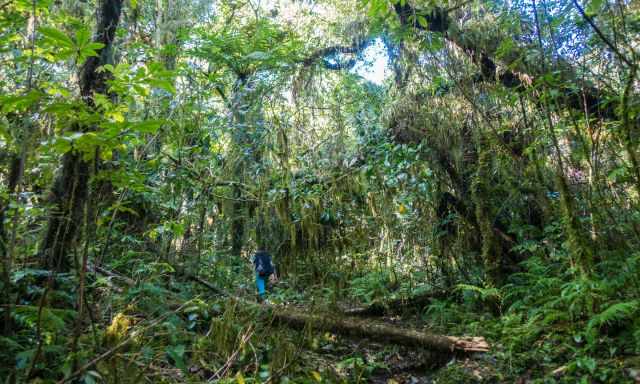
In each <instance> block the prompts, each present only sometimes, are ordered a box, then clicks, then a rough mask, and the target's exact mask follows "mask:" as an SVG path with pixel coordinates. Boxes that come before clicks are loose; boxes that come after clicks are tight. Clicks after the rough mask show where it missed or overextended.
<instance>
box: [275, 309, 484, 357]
mask: <svg viewBox="0 0 640 384" xmlns="http://www.w3.org/2000/svg"><path fill="white" fill-rule="evenodd" d="M263 307H267V308H269V309H270V310H271V315H272V316H273V319H274V320H275V321H277V322H279V323H282V324H285V325H287V326H290V327H292V328H296V329H303V328H305V327H307V326H309V327H312V328H315V329H318V330H322V331H326V332H333V333H338V334H342V335H348V336H354V337H364V338H367V339H369V340H375V341H381V342H384V343H394V344H401V345H407V346H414V347H422V348H427V349H431V350H435V351H440V352H455V351H462V352H488V351H489V344H488V343H487V342H486V341H485V340H484V338H483V337H469V338H464V337H453V336H442V335H434V334H429V333H425V332H420V331H417V330H413V329H406V328H400V327H397V326H393V325H387V324H382V323H378V322H373V321H370V320H369V321H364V320H361V319H354V318H340V317H328V316H321V315H311V314H308V313H303V312H300V311H299V310H294V309H291V308H286V307H282V306H275V305H272V306H267V305H263Z"/></svg>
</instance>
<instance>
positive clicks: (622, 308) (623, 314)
mask: <svg viewBox="0 0 640 384" xmlns="http://www.w3.org/2000/svg"><path fill="white" fill-rule="evenodd" d="M638 309H640V300H633V301H625V302H622V303H616V304H613V305H611V306H609V307H608V308H607V309H605V310H604V311H602V312H600V313H599V314H597V315H595V316H593V317H592V318H591V320H589V323H588V324H587V332H589V333H590V332H591V331H592V330H594V329H599V328H601V327H602V326H604V325H611V324H617V323H621V322H623V321H626V320H630V319H632V318H633V316H634V315H635V314H636V312H637V311H638Z"/></svg>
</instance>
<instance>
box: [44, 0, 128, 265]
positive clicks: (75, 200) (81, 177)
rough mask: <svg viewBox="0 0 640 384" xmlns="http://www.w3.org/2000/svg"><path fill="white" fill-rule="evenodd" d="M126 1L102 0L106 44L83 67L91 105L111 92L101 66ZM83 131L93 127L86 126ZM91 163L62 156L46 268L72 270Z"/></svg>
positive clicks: (108, 58) (100, 35) (99, 38)
mask: <svg viewBox="0 0 640 384" xmlns="http://www.w3.org/2000/svg"><path fill="white" fill-rule="evenodd" d="M122 2H123V0H101V1H100V2H99V8H98V12H97V16H98V22H97V27H96V36H95V39H94V41H95V42H97V43H102V44H104V47H103V48H102V49H100V50H98V52H97V53H98V55H97V56H94V57H89V58H88V59H87V61H86V62H85V63H84V65H83V66H82V69H81V70H80V95H81V96H82V98H83V100H84V102H85V103H86V104H87V105H88V106H89V107H94V101H93V95H94V93H103V94H104V93H107V84H106V81H107V79H108V73H107V72H105V71H102V72H99V71H98V68H100V67H101V66H103V65H105V64H109V63H112V62H113V60H112V49H113V41H114V39H115V34H116V29H117V27H118V23H119V21H120V15H121V12H122ZM81 130H82V131H88V130H90V127H82V128H81ZM90 168H91V167H90V164H89V162H88V161H86V160H85V159H84V158H83V154H82V153H80V152H78V151H76V150H73V149H72V150H71V151H69V152H67V153H65V154H64V156H63V158H62V170H61V171H60V172H59V173H58V175H57V176H56V179H55V181H54V184H53V188H52V190H51V194H50V201H51V203H52V205H53V207H52V209H51V213H50V216H49V221H48V223H47V230H46V232H45V236H44V239H43V243H42V247H41V255H42V259H43V260H42V262H43V264H44V266H45V267H46V268H49V269H52V270H56V271H68V270H69V269H70V267H71V264H72V263H71V262H70V260H69V257H68V254H69V252H70V251H71V248H72V247H73V245H74V242H75V240H76V238H77V236H78V234H79V233H80V232H81V229H82V214H83V207H84V204H85V203H86V200H87V196H88V188H89V177H90Z"/></svg>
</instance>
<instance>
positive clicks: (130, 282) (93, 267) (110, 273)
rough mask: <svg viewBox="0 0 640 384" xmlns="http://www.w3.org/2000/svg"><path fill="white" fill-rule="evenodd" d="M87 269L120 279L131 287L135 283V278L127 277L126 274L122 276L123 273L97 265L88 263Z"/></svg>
mask: <svg viewBox="0 0 640 384" xmlns="http://www.w3.org/2000/svg"><path fill="white" fill-rule="evenodd" d="M88 269H89V271H92V272H97V273H99V274H101V275H105V276H108V277H111V278H113V279H117V280H120V281H122V282H124V283H125V284H126V285H128V286H130V287H133V286H135V285H136V282H135V280H133V279H131V278H129V277H127V276H123V275H121V274H119V273H116V272H113V271H110V270H108V269H105V268H102V267H99V266H97V265H92V264H89V266H88Z"/></svg>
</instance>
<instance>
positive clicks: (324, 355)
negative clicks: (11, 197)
mask: <svg viewBox="0 0 640 384" xmlns="http://www.w3.org/2000/svg"><path fill="white" fill-rule="evenodd" d="M639 262H640V257H639V256H638V255H637V254H636V255H632V256H627V255H624V256H623V257H619V259H617V260H615V261H614V260H612V258H608V261H607V262H602V263H600V264H598V265H597V266H596V268H595V270H594V271H593V272H592V274H591V275H589V276H585V275H581V274H580V273H578V272H576V271H574V270H571V269H570V268H568V266H567V264H566V255H564V254H563V252H562V251H559V252H557V253H554V256H553V257H550V256H547V257H545V258H543V257H532V258H530V259H528V260H527V261H526V262H525V263H523V265H522V272H520V273H517V274H514V275H513V276H511V278H510V281H509V282H507V284H506V285H505V286H504V287H502V288H499V289H498V288H494V287H486V286H485V287H481V286H473V285H468V284H460V285H458V286H457V287H455V288H453V289H452V290H451V291H450V292H448V294H447V296H446V297H439V298H434V299H433V300H432V301H431V303H430V304H429V305H427V306H425V307H423V308H419V307H410V308H403V309H397V308H396V309H395V311H394V308H389V311H390V313H391V312H396V313H398V314H397V315H391V314H390V315H388V316H386V317H385V319H386V320H385V321H388V322H391V323H393V324H397V326H399V327H415V328H417V329H426V330H428V331H429V332H432V333H441V334H450V335H476V336H477V335H482V336H485V337H486V338H487V339H488V340H489V341H490V343H491V346H492V348H491V351H490V352H489V353H487V354H477V355H475V356H472V357H471V360H470V359H469V358H468V357H466V358H465V357H463V356H459V357H457V358H453V360H451V359H452V358H451V357H450V356H449V357H444V358H443V357H442V356H438V355H437V354H434V353H429V352H428V351H425V352H419V351H418V352H416V351H413V350H411V349H407V348H406V347H399V346H393V345H380V344H376V343H373V344H372V343H369V342H367V341H366V340H362V339H360V340H354V339H350V338H348V337H343V336H341V335H339V334H335V333H327V332H318V331H314V330H313V324H310V325H309V328H308V329H306V330H304V331H294V330H291V329H289V328H286V327H283V326H280V325H277V324H274V323H272V322H271V320H270V315H269V312H268V311H266V312H265V311H264V310H261V309H260V308H259V307H256V306H250V305H247V304H246V303H244V302H239V301H236V300H232V299H229V297H224V296H220V295H218V294H216V292H212V291H210V290H209V289H207V288H206V287H203V286H201V285H199V284H194V283H193V282H189V281H187V279H186V278H185V276H184V275H181V274H180V273H179V272H176V271H175V270H174V269H173V268H172V267H170V266H168V265H167V264H165V263H142V262H140V261H133V262H132V263H130V264H129V265H128V266H121V267H120V268H116V269H114V271H118V273H121V274H126V275H129V276H134V279H135V280H136V283H135V285H132V286H129V285H128V283H126V282H125V281H123V280H121V279H119V278H118V277H105V276H101V275H99V274H97V275H94V276H92V277H91V278H89V280H88V282H89V283H88V293H89V295H88V296H89V297H91V302H87V303H86V304H87V306H88V310H89V312H90V313H91V315H90V316H89V318H90V324H88V326H87V328H86V329H85V331H84V332H83V333H82V335H80V337H79V338H78V339H77V343H78V345H77V346H75V347H73V348H75V349H76V352H75V353H72V354H67V353H64V351H67V350H68V348H69V347H70V346H69V343H71V342H72V340H73V337H72V333H71V332H68V331H67V330H69V329H73V328H74V321H75V319H76V314H77V313H76V312H75V311H72V310H67V309H55V308H68V307H70V306H71V303H73V302H74V300H75V299H76V298H75V296H76V295H77V289H76V287H75V286H74V284H73V282H72V281H73V280H72V278H71V276H69V275H66V274H58V275H57V276H55V277H54V278H53V279H54V283H53V284H54V286H55V294H53V295H50V296H49V300H50V303H48V305H47V306H46V307H42V308H40V306H39V305H40V304H41V303H38V302H37V300H36V299H32V300H30V299H29V298H30V297H33V298H37V297H38V295H37V293H38V290H41V289H42V288H41V285H40V284H38V281H42V279H45V278H47V277H48V276H49V275H48V274H47V273H46V271H42V270H37V269H25V270H23V271H21V272H20V273H16V274H15V275H14V276H13V279H14V281H15V283H16V286H18V287H19V289H21V290H23V292H24V295H23V296H22V297H23V299H22V300H21V302H20V304H19V305H17V307H16V315H15V316H16V317H15V319H16V325H17V326H18V327H19V331H18V333H17V335H18V337H17V338H15V339H13V340H11V339H7V338H2V339H1V340H2V345H3V348H2V350H3V353H2V354H1V357H2V359H3V362H4V363H3V367H10V366H11V361H12V360H13V359H15V362H16V366H15V368H16V371H15V372H16V373H17V375H18V376H17V377H19V378H22V379H25V377H26V376H28V375H31V376H32V377H41V378H50V379H51V378H55V377H61V376H60V375H62V374H66V375H69V374H70V373H72V372H73V371H74V370H75V369H77V368H78V367H79V365H81V364H82V363H83V362H87V361H90V360H91V359H92V358H95V357H96V356H100V354H101V353H104V352H105V351H109V350H110V349H111V348H113V347H115V346H116V345H118V344H119V343H122V342H123V341H125V340H128V342H127V344H126V345H125V346H123V347H122V348H120V349H118V353H117V354H114V355H113V356H110V357H108V358H105V359H102V360H101V361H100V362H99V363H98V364H96V365H95V366H93V367H92V368H90V369H89V370H87V371H86V372H83V373H82V375H81V379H82V380H83V381H84V382H89V383H91V382H102V381H105V382H119V383H128V382H131V383H136V382H140V381H143V377H145V378H146V380H151V381H153V382H167V383H170V382H184V381H187V382H199V381H204V380H210V379H212V378H213V379H218V380H220V382H233V383H235V382H243V381H244V382H247V383H249V382H271V381H275V382H309V383H312V382H320V381H323V380H324V381H325V382H368V381H369V380H375V379H380V377H383V378H384V379H381V380H383V381H381V382H385V380H387V381H386V382H393V381H391V380H402V379H401V378H402V377H403V376H402V374H403V372H411V373H412V375H415V376H407V377H412V378H413V379H414V380H417V379H416V377H424V378H426V377H429V378H430V379H432V380H434V382H437V383H454V382H487V383H490V382H505V383H506V382H516V381H518V380H528V381H529V382H545V383H554V382H555V383H573V382H587V383H588V382H594V381H595V382H616V383H618V382H629V383H631V382H634V376H633V375H635V374H637V373H636V371H635V369H636V368H635V367H637V364H638V358H637V356H638V353H639V350H638V348H640V324H639V323H638V318H639V317H638V310H639V309H640V308H639V306H638V300H637V297H638V293H639V292H638V291H637V289H638V282H637V276H638V263H639ZM206 264H207V265H208V267H207V268H203V269H202V270H201V271H200V276H201V277H203V278H205V279H206V280H208V281H211V282H215V284H216V286H218V287H219V288H222V289H224V290H227V291H228V292H231V293H232V294H233V295H237V296H240V297H245V298H247V299H248V300H250V301H253V297H254V288H253V285H252V284H253V281H252V279H251V277H252V271H251V269H250V267H249V263H248V262H238V260H237V259H236V258H230V257H228V256H224V255H216V256H215V257H213V258H212V259H210V262H208V263H206ZM339 275H340V272H339V271H334V272H333V273H331V271H328V273H327V276H328V277H327V278H326V280H325V281H316V280H314V278H313V276H311V275H305V274H300V275H298V276H297V277H296V279H295V280H289V279H282V280H281V281H279V282H278V283H277V284H275V285H274V286H273V287H272V290H271V292H270V294H269V300H270V301H271V302H272V303H273V304H274V305H279V304H286V305H289V306H304V307H305V308H306V310H308V311H311V312H317V313H327V315H329V313H331V312H332V311H336V310H337V308H345V306H346V307H349V306H362V305H369V304H373V303H378V302H383V303H385V302H386V303H388V302H393V301H394V300H395V299H399V298H403V297H411V296H412V295H414V296H415V295H423V294H428V293H429V292H430V291H433V290H434V289H435V288H436V287H435V286H434V285H433V282H432V281H426V280H425V279H424V276H420V275H419V274H418V275H414V276H409V275H403V274H400V275H396V274H392V273H389V272H388V270H386V269H378V270H369V271H358V272H355V276H354V277H352V278H351V279H350V280H349V281H348V282H346V284H345V285H344V288H343V289H341V290H340V291H336V288H335V287H336V281H331V280H332V278H335V276H339ZM630 286H632V287H635V288H634V289H635V290H628V289H626V288H628V287H630ZM623 287H624V288H625V289H624V290H623V289H622V288H623ZM338 304H339V305H338ZM40 310H42V311H43V312H41V313H40V314H39V311H40ZM276 310H277V309H276ZM398 310H399V312H398ZM35 354H40V357H39V359H38V361H37V362H36V363H35V364H34V363H33V361H34V356H35ZM394 356H402V357H400V360H394ZM407 359H408V360H409V361H410V363H405V365H402V361H403V360H407ZM398 367H400V368H398ZM3 372H4V373H3V375H6V374H8V372H9V371H8V370H6V368H5V369H4V370H3ZM421 375H422V376H421ZM5 377H6V376H5ZM396 377H397V378H398V379H395V378H396ZM225 378H226V379H225ZM407 380H408V379H407ZM425 380H426V379H425ZM45 381H48V380H45ZM398 382H401V381H398Z"/></svg>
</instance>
